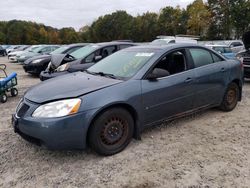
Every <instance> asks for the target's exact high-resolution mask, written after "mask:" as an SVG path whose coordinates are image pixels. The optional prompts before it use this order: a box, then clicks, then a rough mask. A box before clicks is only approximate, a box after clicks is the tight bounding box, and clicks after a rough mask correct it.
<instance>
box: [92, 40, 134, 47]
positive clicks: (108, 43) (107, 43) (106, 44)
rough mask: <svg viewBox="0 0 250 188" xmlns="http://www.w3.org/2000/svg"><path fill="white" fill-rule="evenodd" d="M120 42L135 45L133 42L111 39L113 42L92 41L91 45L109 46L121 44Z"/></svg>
mask: <svg viewBox="0 0 250 188" xmlns="http://www.w3.org/2000/svg"><path fill="white" fill-rule="evenodd" d="M122 44H125V45H126V44H127V45H136V44H135V43H133V42H124V41H123V42H120V41H113V42H100V43H93V45H98V46H102V47H103V46H110V45H122Z"/></svg>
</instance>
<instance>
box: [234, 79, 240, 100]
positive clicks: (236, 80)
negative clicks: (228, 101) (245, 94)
mask: <svg viewBox="0 0 250 188" xmlns="http://www.w3.org/2000/svg"><path fill="white" fill-rule="evenodd" d="M231 83H235V84H237V86H238V87H239V91H240V94H239V98H238V101H241V99H242V83H241V81H240V79H234V80H232V82H231Z"/></svg>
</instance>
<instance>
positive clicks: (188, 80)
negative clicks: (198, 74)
mask: <svg viewBox="0 0 250 188" xmlns="http://www.w3.org/2000/svg"><path fill="white" fill-rule="evenodd" d="M191 81H193V79H192V78H187V79H186V80H185V82H186V83H189V82H191Z"/></svg>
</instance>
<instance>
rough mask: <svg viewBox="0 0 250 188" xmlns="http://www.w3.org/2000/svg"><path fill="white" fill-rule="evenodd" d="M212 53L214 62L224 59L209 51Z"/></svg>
mask: <svg viewBox="0 0 250 188" xmlns="http://www.w3.org/2000/svg"><path fill="white" fill-rule="evenodd" d="M211 54H212V57H213V60H214V62H215V63H216V62H221V61H224V59H222V58H221V57H219V56H218V55H215V54H214V53H211Z"/></svg>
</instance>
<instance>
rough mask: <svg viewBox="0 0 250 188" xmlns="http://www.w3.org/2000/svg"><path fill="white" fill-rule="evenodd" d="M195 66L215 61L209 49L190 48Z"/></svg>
mask: <svg viewBox="0 0 250 188" xmlns="http://www.w3.org/2000/svg"><path fill="white" fill-rule="evenodd" d="M190 53H191V56H192V58H193V61H194V65H195V67H201V66H205V65H209V64H211V63H213V62H214V61H213V58H212V55H211V53H210V52H209V51H207V50H204V49H199V48H192V49H190Z"/></svg>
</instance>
